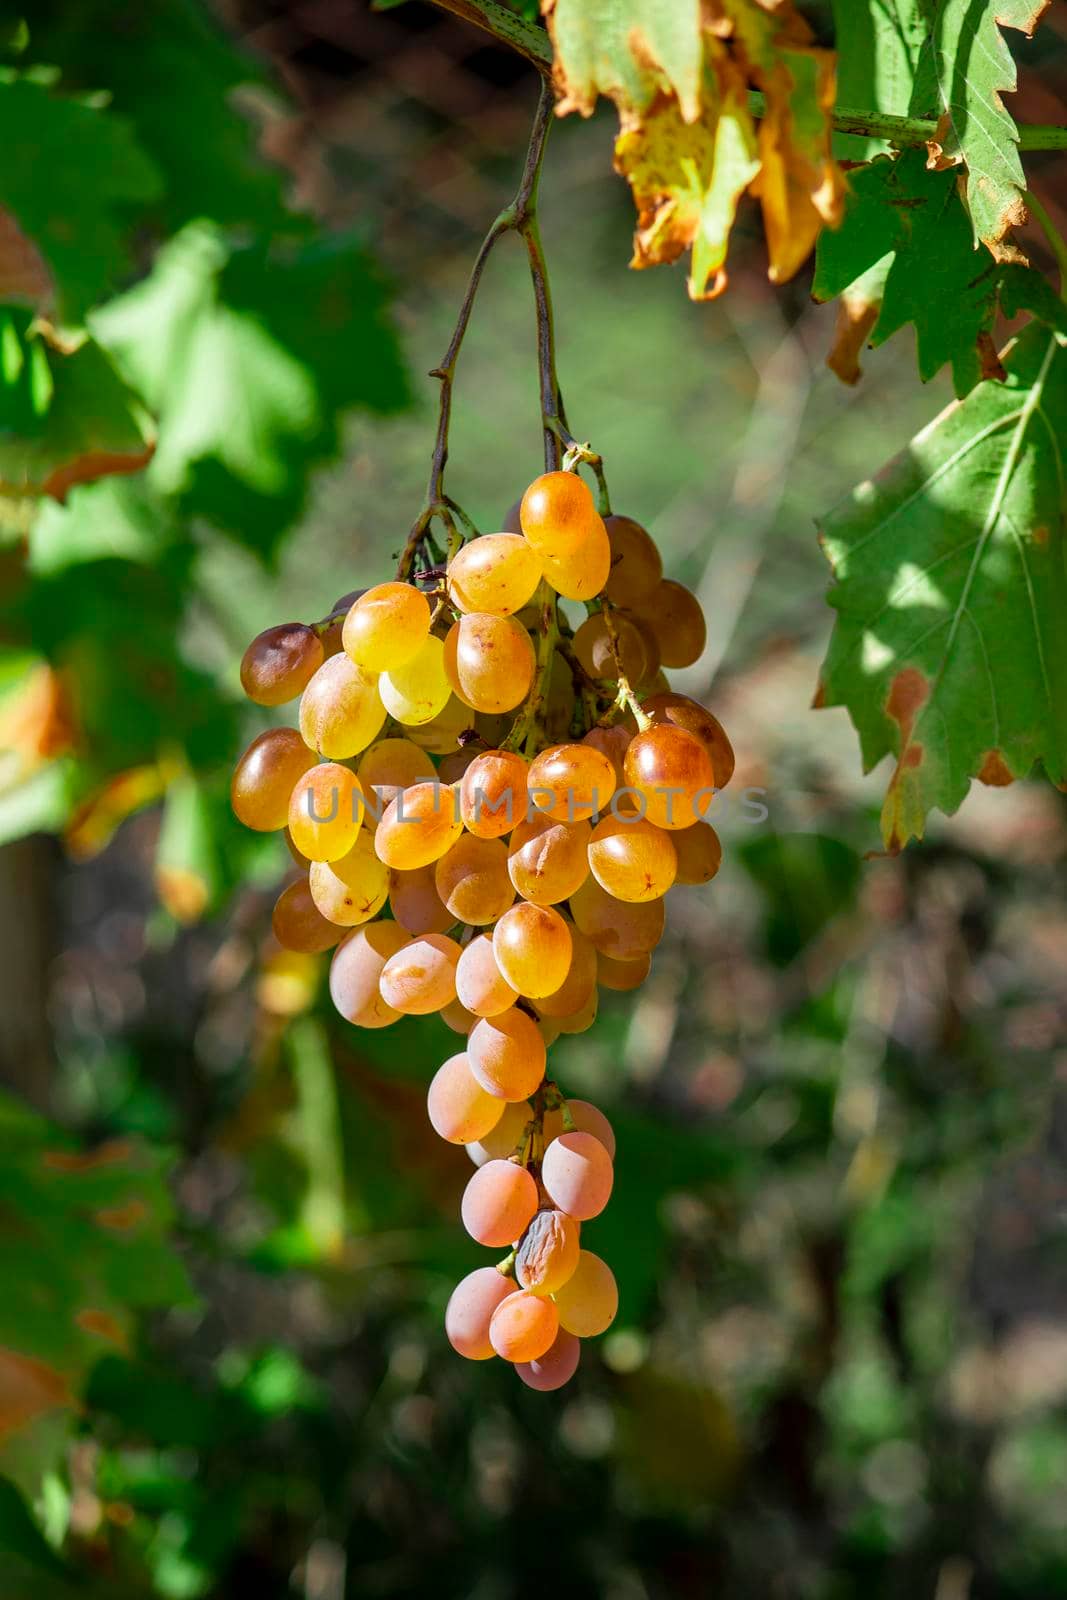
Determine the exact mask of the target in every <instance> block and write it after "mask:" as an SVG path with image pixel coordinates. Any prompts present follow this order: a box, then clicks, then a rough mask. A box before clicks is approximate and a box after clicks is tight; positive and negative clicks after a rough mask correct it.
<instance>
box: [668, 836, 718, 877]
mask: <svg viewBox="0 0 1067 1600" xmlns="http://www.w3.org/2000/svg"><path fill="white" fill-rule="evenodd" d="M671 838H672V839H673V841H674V849H675V854H676V855H677V857H678V874H677V877H676V878H675V880H674V881H675V883H710V882H711V880H712V878H714V876H715V874H716V873H717V872H718V870H719V868H720V866H721V865H722V845H721V844H720V843H719V835H718V834H717V833H716V832H715V829H714V828H713V827H712V826H711V823H710V822H694V823H693V825H692V827H691V828H680V829H679V830H678V832H677V833H672V834H671Z"/></svg>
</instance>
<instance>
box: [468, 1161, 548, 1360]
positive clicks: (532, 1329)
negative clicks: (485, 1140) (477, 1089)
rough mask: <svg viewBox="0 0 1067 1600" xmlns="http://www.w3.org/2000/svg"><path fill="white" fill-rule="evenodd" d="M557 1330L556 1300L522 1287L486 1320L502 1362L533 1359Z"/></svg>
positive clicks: (542, 1353)
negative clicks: (528, 1292)
mask: <svg viewBox="0 0 1067 1600" xmlns="http://www.w3.org/2000/svg"><path fill="white" fill-rule="evenodd" d="M481 1170H482V1172H485V1171H487V1170H488V1169H487V1168H486V1167H483V1168H482V1169H481ZM474 1176H475V1177H478V1176H480V1174H479V1173H475V1175H474ZM473 1181H474V1179H473V1178H472V1179H471V1182H472V1183H473ZM558 1332H559V1312H558V1311H557V1310H556V1305H555V1301H553V1300H549V1299H546V1298H545V1297H544V1296H543V1295H538V1294H527V1292H526V1290H525V1289H519V1290H517V1291H516V1293H515V1294H509V1295H508V1297H507V1299H506V1300H501V1302H500V1304H499V1305H498V1306H497V1308H496V1310H495V1311H494V1312H493V1315H492V1319H491V1321H490V1323H489V1339H490V1343H491V1344H492V1346H493V1349H494V1350H495V1351H496V1353H497V1355H498V1356H503V1358H504V1360H505V1361H536V1360H537V1359H538V1357H539V1356H543V1355H544V1353H545V1351H546V1350H547V1349H548V1348H549V1347H550V1345H551V1344H552V1342H553V1340H554V1339H555V1337H556V1334H557V1333H558Z"/></svg>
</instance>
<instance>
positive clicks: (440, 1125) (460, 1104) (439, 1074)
mask: <svg viewBox="0 0 1067 1600" xmlns="http://www.w3.org/2000/svg"><path fill="white" fill-rule="evenodd" d="M426 1109H427V1112H428V1114H429V1118H430V1125H431V1127H432V1128H433V1130H434V1132H435V1133H436V1134H439V1135H440V1137H441V1138H442V1139H447V1140H448V1142H449V1144H470V1143H471V1142H472V1141H473V1140H475V1139H484V1138H485V1136H486V1134H487V1133H489V1132H490V1131H491V1130H492V1129H493V1128H495V1127H496V1125H497V1123H498V1122H499V1121H500V1118H501V1117H502V1116H503V1114H504V1102H503V1101H502V1100H498V1099H497V1098H496V1097H495V1096H494V1095H491V1094H486V1092H485V1090H484V1089H483V1088H482V1086H481V1084H480V1083H479V1082H478V1080H477V1078H475V1076H474V1074H473V1073H472V1072H471V1069H470V1067H469V1066H468V1065H467V1057H466V1053H465V1052H461V1053H460V1054H459V1055H455V1056H449V1058H448V1060H447V1061H446V1062H444V1064H443V1065H442V1066H440V1067H438V1069H437V1071H436V1072H435V1073H434V1076H433V1079H432V1081H431V1083H430V1088H429V1093H428V1095H427V1099H426ZM574 1256H575V1265H577V1260H578V1251H577V1245H576V1247H575V1252H574Z"/></svg>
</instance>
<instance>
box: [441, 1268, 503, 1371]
mask: <svg viewBox="0 0 1067 1600" xmlns="http://www.w3.org/2000/svg"><path fill="white" fill-rule="evenodd" d="M514 1292H515V1285H514V1282H513V1280H512V1279H511V1278H505V1276H504V1274H503V1273H502V1272H498V1271H497V1270H496V1268H495V1267H478V1268H477V1269H476V1270H475V1271H474V1272H469V1273H468V1274H467V1276H466V1277H465V1278H463V1279H462V1280H461V1281H460V1282H459V1283H457V1284H456V1287H455V1288H454V1289H453V1291H452V1297H451V1299H450V1300H449V1302H448V1306H447V1308H446V1310H445V1336H446V1338H447V1339H448V1342H449V1344H450V1345H451V1346H452V1348H453V1350H455V1351H456V1352H457V1354H458V1355H461V1356H466V1358H467V1360H468V1361H490V1360H492V1358H493V1356H494V1355H495V1354H496V1351H495V1350H494V1349H493V1347H492V1345H491V1344H490V1342H489V1323H490V1321H491V1319H492V1315H493V1312H494V1311H495V1310H496V1308H497V1306H498V1305H499V1304H500V1302H501V1301H502V1300H506V1299H507V1297H508V1295H509V1294H514Z"/></svg>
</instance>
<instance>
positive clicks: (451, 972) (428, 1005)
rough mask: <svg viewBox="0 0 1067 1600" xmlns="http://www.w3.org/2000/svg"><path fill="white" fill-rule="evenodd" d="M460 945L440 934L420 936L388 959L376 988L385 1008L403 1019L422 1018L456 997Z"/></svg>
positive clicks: (409, 941)
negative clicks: (379, 991)
mask: <svg viewBox="0 0 1067 1600" xmlns="http://www.w3.org/2000/svg"><path fill="white" fill-rule="evenodd" d="M459 955H460V950H459V945H458V944H457V943H456V941H455V940H454V939H449V938H447V937H446V936H445V935H444V934H443V933H420V934H417V935H416V936H415V937H414V938H413V939H409V940H408V942H407V943H406V944H405V945H403V946H402V948H401V949H399V950H398V951H397V952H396V954H395V955H392V956H390V957H389V959H388V961H387V962H386V963H385V966H384V967H383V968H382V975H381V977H380V978H379V980H378V987H379V988H380V990H381V993H382V999H383V1000H384V1001H385V1003H386V1005H389V1006H392V1008H393V1010H394V1011H399V1012H400V1013H401V1014H402V1015H403V1016H406V1017H425V1016H428V1015H429V1014H430V1012H431V1011H440V1009H441V1007H442V1006H447V1005H448V1003H449V1001H450V1000H454V999H455V998H456V963H457V962H458V960H459Z"/></svg>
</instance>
